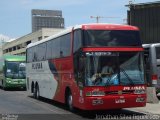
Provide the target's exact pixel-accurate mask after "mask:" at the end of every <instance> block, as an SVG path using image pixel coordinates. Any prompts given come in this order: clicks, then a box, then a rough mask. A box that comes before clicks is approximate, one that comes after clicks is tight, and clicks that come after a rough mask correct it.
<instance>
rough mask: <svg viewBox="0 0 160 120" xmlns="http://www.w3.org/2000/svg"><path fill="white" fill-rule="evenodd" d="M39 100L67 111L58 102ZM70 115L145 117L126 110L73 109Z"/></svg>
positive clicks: (107, 117)
mask: <svg viewBox="0 0 160 120" xmlns="http://www.w3.org/2000/svg"><path fill="white" fill-rule="evenodd" d="M29 97H30V98H33V96H29ZM33 99H34V98H33ZM39 100H40V101H41V102H45V103H48V104H50V105H53V106H56V107H58V108H61V109H63V110H67V111H69V110H68V109H67V107H66V106H65V105H64V104H62V103H59V102H56V101H53V100H50V99H46V98H42V97H41V98H40V99H39ZM72 113H73V114H75V115H78V116H79V117H81V118H83V119H139V118H141V117H143V116H144V117H145V115H146V114H143V113H140V112H136V111H132V110H126V109H119V110H100V111H96V110H94V111H83V110H80V109H77V108H75V110H74V112H72Z"/></svg>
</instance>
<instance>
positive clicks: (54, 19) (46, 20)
mask: <svg viewBox="0 0 160 120" xmlns="http://www.w3.org/2000/svg"><path fill="white" fill-rule="evenodd" d="M41 28H64V18H63V17H62V11H60V10H36V9H33V10H32V32H35V31H37V30H39V29H41Z"/></svg>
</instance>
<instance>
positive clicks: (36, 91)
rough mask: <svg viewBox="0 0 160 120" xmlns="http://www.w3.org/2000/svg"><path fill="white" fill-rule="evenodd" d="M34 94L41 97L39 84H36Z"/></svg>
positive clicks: (36, 97) (37, 97)
mask: <svg viewBox="0 0 160 120" xmlns="http://www.w3.org/2000/svg"><path fill="white" fill-rule="evenodd" d="M33 96H34V98H35V99H39V98H40V96H39V86H38V84H36V85H35V88H34V93H33Z"/></svg>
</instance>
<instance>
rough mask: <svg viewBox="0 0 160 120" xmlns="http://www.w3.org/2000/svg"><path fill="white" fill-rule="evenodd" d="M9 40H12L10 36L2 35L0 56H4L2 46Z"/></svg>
mask: <svg viewBox="0 0 160 120" xmlns="http://www.w3.org/2000/svg"><path fill="white" fill-rule="evenodd" d="M9 40H10V38H9V37H8V36H4V35H2V34H0V56H2V55H3V52H2V46H3V45H4V44H5V43H6V42H7V41H9Z"/></svg>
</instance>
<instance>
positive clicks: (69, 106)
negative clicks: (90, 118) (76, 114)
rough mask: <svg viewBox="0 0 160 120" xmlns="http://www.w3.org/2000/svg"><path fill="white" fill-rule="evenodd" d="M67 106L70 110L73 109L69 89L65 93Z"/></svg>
mask: <svg viewBox="0 0 160 120" xmlns="http://www.w3.org/2000/svg"><path fill="white" fill-rule="evenodd" d="M66 102H67V107H68V109H69V110H70V111H74V107H73V97H72V93H71V92H70V91H69V92H68V95H67V101H66Z"/></svg>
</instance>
